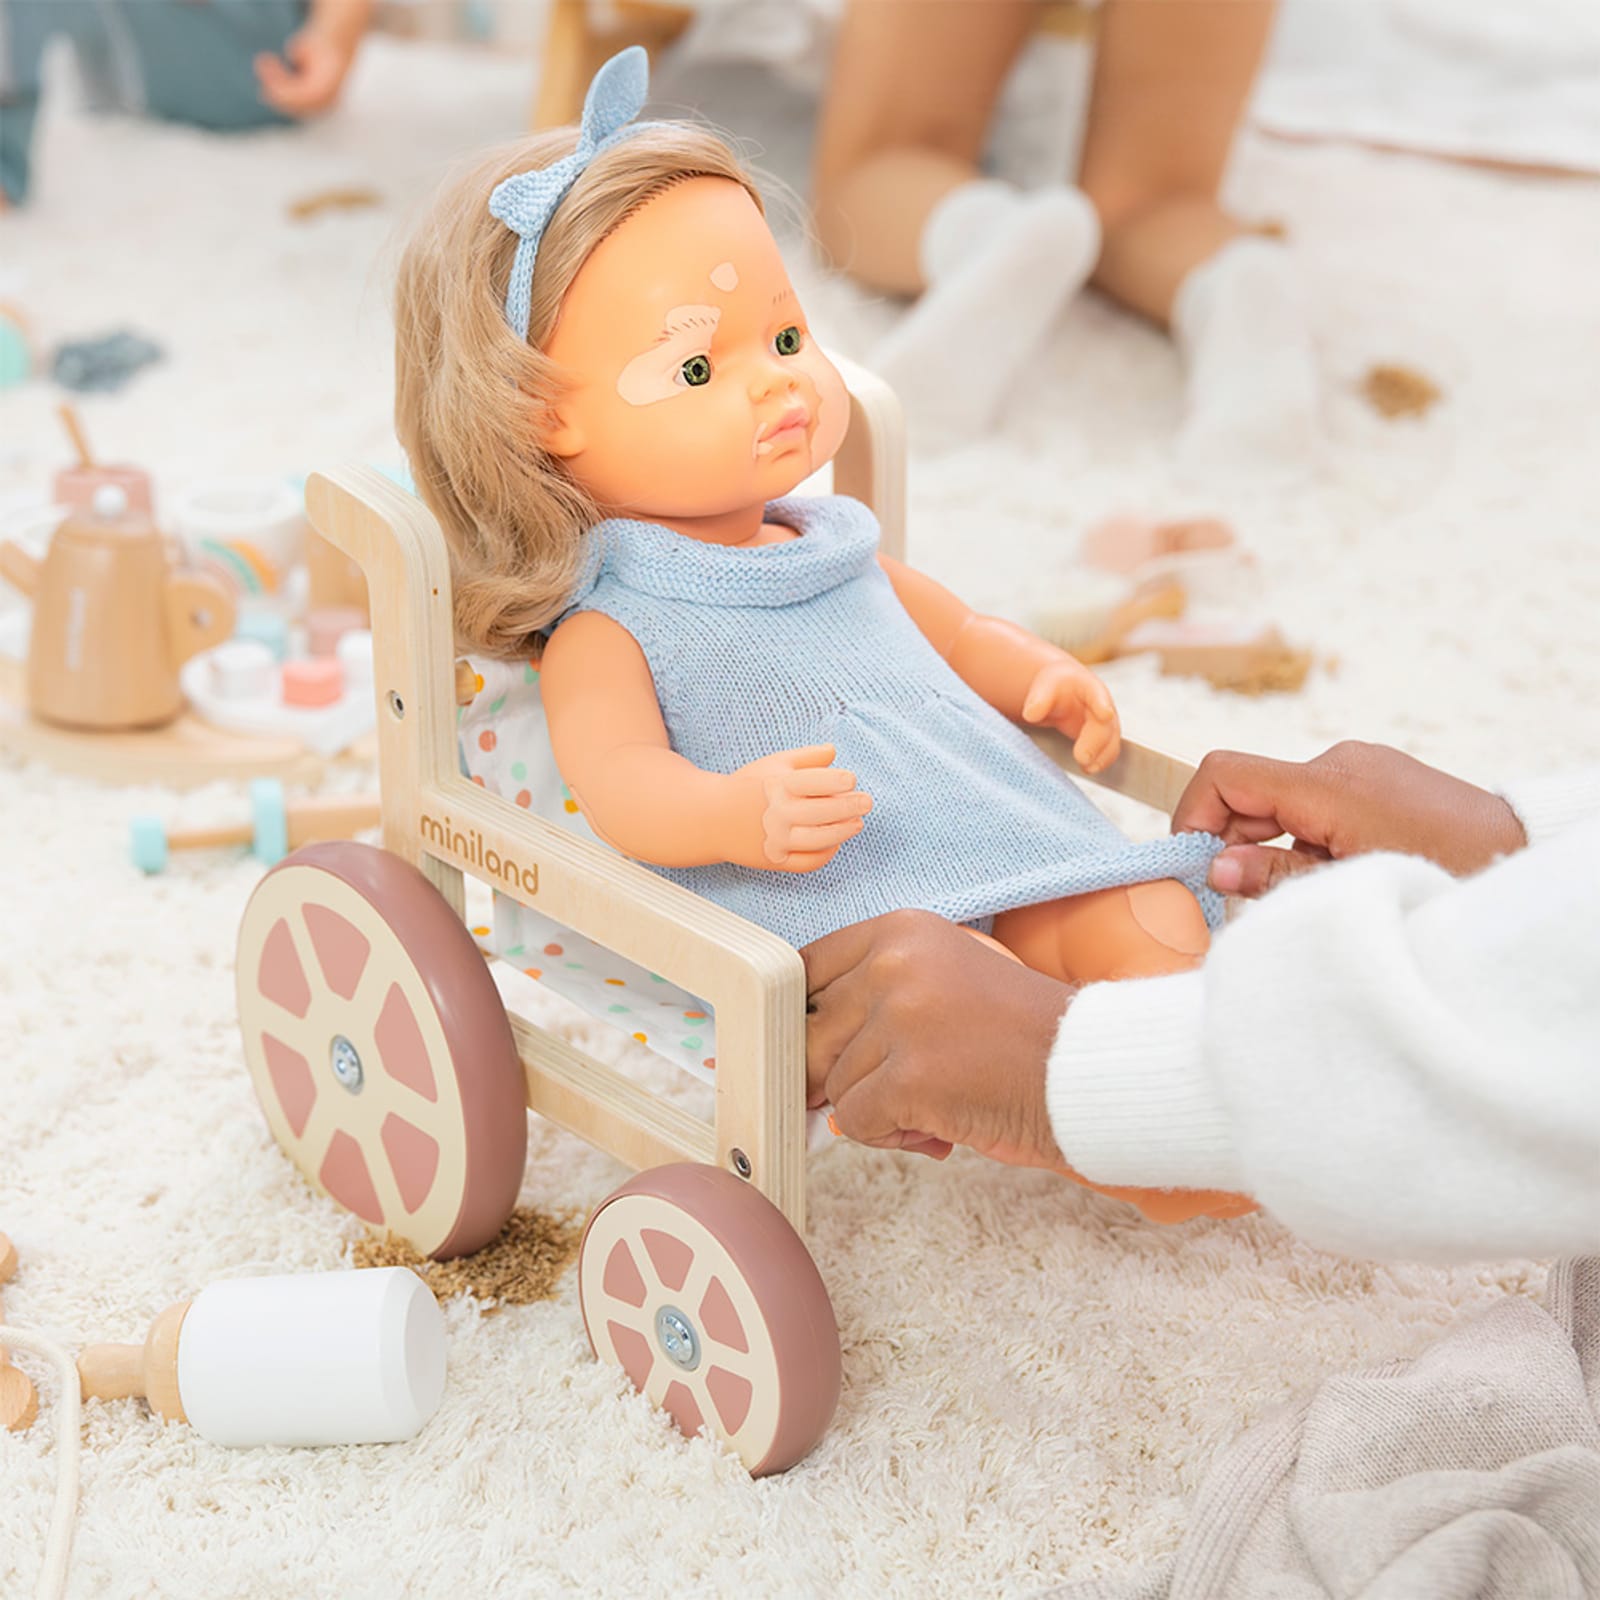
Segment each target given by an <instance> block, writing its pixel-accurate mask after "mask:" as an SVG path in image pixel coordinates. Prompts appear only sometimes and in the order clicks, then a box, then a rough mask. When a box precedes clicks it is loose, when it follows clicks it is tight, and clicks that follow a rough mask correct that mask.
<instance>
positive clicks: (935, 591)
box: [878, 556, 1122, 772]
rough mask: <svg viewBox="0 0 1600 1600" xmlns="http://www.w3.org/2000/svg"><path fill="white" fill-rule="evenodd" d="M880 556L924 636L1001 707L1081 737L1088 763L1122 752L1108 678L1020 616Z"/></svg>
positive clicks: (1080, 754) (1079, 747) (1101, 763)
mask: <svg viewBox="0 0 1600 1600" xmlns="http://www.w3.org/2000/svg"><path fill="white" fill-rule="evenodd" d="M878 560H879V563H880V564H881V565H882V567H883V570H884V571H885V572H886V573H887V574H888V577H889V582H890V583H891V584H893V585H894V592H895V595H896V597H897V598H898V599H899V601H900V604H901V605H903V606H904V607H905V608H906V610H907V611H908V612H909V613H910V614H911V620H912V621H913V622H915V623H916V625H917V626H918V628H920V629H921V630H922V633H923V636H924V637H925V638H926V639H927V640H928V642H929V643H930V644H931V645H932V646H933V647H934V649H935V650H937V651H938V652H939V654H940V655H941V656H943V657H944V659H945V660H946V661H947V662H948V663H949V665H950V668H951V670H952V671H953V672H954V673H955V674H956V676H957V677H959V678H961V679H962V680H963V681H964V682H965V683H966V684H967V685H968V686H969V687H970V688H971V689H972V690H973V691H974V692H975V693H977V694H979V695H981V696H982V697H983V698H984V699H985V700H987V701H988V702H989V704H990V705H992V706H993V707H994V708H995V710H997V711H1000V712H1003V713H1004V714H1005V715H1006V716H1008V717H1011V718H1013V719H1016V720H1020V721H1024V722H1036V723H1047V724H1049V725H1050V726H1052V727H1057V728H1059V729H1061V731H1062V732H1063V733H1065V734H1067V735H1068V736H1069V737H1070V738H1072V739H1074V740H1076V741H1077V744H1076V746H1075V748H1074V754H1075V755H1076V756H1077V759H1078V763H1079V765H1080V766H1082V767H1084V768H1085V770H1087V771H1090V772H1098V771H1099V770H1100V769H1101V768H1103V767H1106V766H1109V765H1110V763H1111V762H1113V761H1115V760H1116V758H1117V752H1118V750H1119V749H1120V747H1121V738H1122V735H1121V729H1120V727H1119V726H1118V723H1117V713H1116V708H1115V706H1113V705H1112V703H1111V696H1110V694H1109V692H1108V691H1107V689H1106V686H1105V685H1104V684H1103V683H1101V681H1100V680H1099V679H1098V678H1097V677H1096V676H1095V675H1094V674H1093V673H1092V672H1090V670H1089V669H1088V668H1087V667H1086V666H1084V665H1083V663H1082V662H1081V661H1078V660H1077V659H1075V658H1074V657H1073V656H1070V655H1068V654H1067V652H1066V651H1065V650H1062V649H1060V648H1059V647H1058V646H1056V645H1053V644H1047V643H1046V642H1045V641H1044V640H1043V639H1040V638H1037V637H1035V635H1033V634H1031V633H1029V632H1028V631H1027V629H1025V628H1019V627H1018V626H1017V625H1016V624H1015V623H1014V622H1007V621H1006V620H1005V619H1004V618H1002V617H986V616H982V615H980V614H979V613H978V612H976V611H974V610H973V609H972V607H971V606H969V605H968V604H967V603H966V601H964V600H962V599H960V598H959V597H958V596H956V595H953V594H951V592H950V591H949V590H948V589H946V588H945V587H944V586H943V584H939V583H935V582H934V581H933V579H932V578H930V577H927V576H926V575H925V574H923V573H921V572H917V571H915V570H914V569H913V568H911V567H908V566H906V565H905V564H904V563H903V562H900V561H896V560H894V559H893V558H892V557H890V556H879V557H878ZM1085 757H1087V759H1085Z"/></svg>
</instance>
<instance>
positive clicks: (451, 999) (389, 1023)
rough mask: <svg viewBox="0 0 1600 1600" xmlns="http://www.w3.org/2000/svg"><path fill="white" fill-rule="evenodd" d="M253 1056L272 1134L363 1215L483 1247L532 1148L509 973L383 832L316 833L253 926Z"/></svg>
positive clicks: (262, 889)
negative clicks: (372, 836)
mask: <svg viewBox="0 0 1600 1600" xmlns="http://www.w3.org/2000/svg"><path fill="white" fill-rule="evenodd" d="M237 983H238V991H239V1022H240V1026H241V1028H242V1029H243V1032H244V1050H245V1058H246V1060H247V1061H248V1062H249V1064H250V1076H251V1077H252V1079H253V1080H254V1082H255V1088H256V1094H257V1095H258V1096H259V1097H260V1100H261V1104H262V1108H263V1109H264V1110H265V1111H266V1114H267V1122H268V1124H269V1125H270V1126H271V1128H272V1132H273V1136H274V1137H275V1138H276V1139H277V1141H278V1143H279V1144H280V1145H282V1146H283V1148H284V1150H285V1152H286V1153H287V1154H288V1156H289V1159H290V1160H291V1161H293V1162H294V1164H295V1165H296V1166H297V1167H299V1169H300V1170H301V1172H303V1173H304V1174H305V1175H306V1177H307V1178H309V1179H310V1180H311V1182H312V1184H313V1185H314V1186H315V1187H316V1188H318V1189H320V1190H322V1191H323V1192H324V1193H326V1194H329V1195H331V1196H332V1197H333V1198H334V1199H335V1200H337V1201H338V1202H339V1204H340V1205H342V1206H344V1207H346V1209H348V1210H350V1211H353V1212H355V1214H356V1215H357V1216H358V1217H360V1218H361V1219H362V1221H364V1222H368V1223H370V1224H372V1226H373V1227H375V1228H379V1229H383V1230H387V1231H388V1232H391V1233H393V1234H395V1235H397V1236H398V1237H399V1238H402V1239H405V1240H407V1241H408V1242H409V1243H410V1244H411V1246H412V1247H413V1248H414V1249H415V1250H417V1251H418V1252H419V1253H420V1254H422V1255H426V1256H433V1257H436V1258H439V1259H443V1258H445V1257H447V1256H457V1255H465V1254H467V1253H469V1252H470V1251H473V1250H477V1249H481V1248H482V1246H484V1245H486V1244H487V1243H488V1242H489V1241H490V1240H491V1239H493V1238H494V1236H495V1235H496V1234H497V1233H498V1232H499V1231H500V1228H501V1226H502V1225H503V1224H504V1222H505V1220H506V1218H507V1217H508V1216H510V1214H511V1209H512V1207H513V1206H514V1205H515V1204H516V1200H517V1191H518V1189H519V1188H520V1186H521V1183H522V1168H523V1163H524V1161H525V1159H526V1156H527V1146H528V1118H527V1101H526V1098H525V1094H526V1091H525V1088H524V1081H523V1076H522V1068H521V1065H520V1063H519V1061H518V1059H517V1051H516V1045H515V1042H514V1041H513V1039H512V1037H511V1024H510V1021H509V1020H508V1019H507V1017H506V1011H505V1005H504V1003H503V1002H502V1001H501V999H500V994H499V991H498V990H497V989H496V988H495V986H494V980H493V979H492V978H491V977H490V976H489V970H488V967H487V965H486V964H485V962H484V959H483V956H482V955H481V954H480V953H479V951H478V948H477V946H476V945H475V944H474V943H473V942H472V936H471V935H470V934H469V933H468V932H467V930H466V928H465V927H463V926H462V923H461V919H460V918H459V917H458V916H456V914H455V913H454V912H453V911H452V910H451V909H450V906H449V904H448V903H447V902H446V901H445V899H444V897H443V896H442V895H441V894H440V893H439V892H438V890H437V889H435V888H434V887H433V885H432V884H431V883H429V882H428V880H427V879H426V878H424V877H423V875H422V874H421V873H420V872H419V871H418V870H417V869H416V868H415V867H414V866H412V865H411V863H410V862H408V861H404V860H402V859H401V858H400V857H399V856H397V855H393V854H391V853H390V852H389V851H387V850H379V849H375V848H374V847H373V846H371V845H366V844H353V843H349V842H347V841H343V840H341V841H336V842H333V843H327V844H312V845H306V846H305V847H304V848H302V849H300V850H297V851H295V852H294V854H293V855H291V856H288V857H286V858H285V859H284V860H283V861H282V862H280V863H279V864H278V865H277V866H276V867H274V868H273V869H272V871H270V872H269V873H267V875H266V876H265V877H264V878H263V879H262V880H261V882H260V883H259V884H258V885H257V886H256V891H255V893H254V894H253V895H251V897H250V903H249V904H248V905H247V906H246V907H245V913H244V920H243V921H242V923H241V924H240V927H239V954H238V969H237Z"/></svg>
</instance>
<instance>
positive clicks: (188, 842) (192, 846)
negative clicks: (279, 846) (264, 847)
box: [167, 822, 252, 850]
mask: <svg viewBox="0 0 1600 1600" xmlns="http://www.w3.org/2000/svg"><path fill="white" fill-rule="evenodd" d="M251 837H252V830H251V827H250V824H249V823H248V822H228V823H223V824H222V825H221V826H220V827H216V828H180V829H176V830H175V831H173V832H172V833H169V834H168V835H167V848H168V849H169V850H223V849H226V848H227V847H228V846H229V845H235V844H249V843H250V840H251Z"/></svg>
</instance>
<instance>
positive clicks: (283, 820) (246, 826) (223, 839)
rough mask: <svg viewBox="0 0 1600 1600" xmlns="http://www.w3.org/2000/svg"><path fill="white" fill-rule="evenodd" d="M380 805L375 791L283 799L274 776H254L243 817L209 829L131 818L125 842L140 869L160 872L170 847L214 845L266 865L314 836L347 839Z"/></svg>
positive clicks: (378, 814)
mask: <svg viewBox="0 0 1600 1600" xmlns="http://www.w3.org/2000/svg"><path fill="white" fill-rule="evenodd" d="M382 818H383V807H382V804H381V802H380V801H379V799H378V796H377V795H376V794H341V795H309V796H306V797H304V798H302V799H297V800H290V799H287V798H286V797H285V795H284V792H283V785H282V783H280V782H279V781H278V780H277V779H276V778H256V779H254V780H253V781H252V782H251V784H250V817H249V820H248V821H245V820H240V821H238V822H230V823H224V824H222V825H221V826H220V827H212V828H173V829H169V828H168V827H167V825H166V824H165V822H163V821H162V819H161V818H160V817H156V816H150V815H148V814H146V815H140V816H137V817H135V818H134V819H133V823H132V826H131V828H130V836H129V845H130V849H131V853H132V856H133V864H134V865H135V866H136V867H138V868H139V870H140V871H141V872H151V873H154V872H160V871H162V870H163V869H164V868H165V867H166V864H167V857H168V854H169V853H170V852H171V851H173V850H216V849H225V848H228V847H231V846H236V845H245V846H247V847H248V848H249V850H250V853H251V854H252V855H253V856H255V857H256V859H257V860H259V861H263V862H265V863H266V864H267V865H268V866H269V867H270V866H272V865H274V864H275V863H276V862H279V861H281V860H282V859H283V858H284V857H285V856H286V855H288V853H289V852H290V851H291V850H298V849H299V848H300V846H301V845H303V844H311V843H312V842H313V841H315V840H318V839H351V838H354V837H355V835H356V834H358V833H361V832H363V831H364V830H365V829H367V828H375V827H377V826H378V824H379V823H380V822H381V821H382Z"/></svg>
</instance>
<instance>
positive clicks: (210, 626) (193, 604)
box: [166, 572, 238, 667]
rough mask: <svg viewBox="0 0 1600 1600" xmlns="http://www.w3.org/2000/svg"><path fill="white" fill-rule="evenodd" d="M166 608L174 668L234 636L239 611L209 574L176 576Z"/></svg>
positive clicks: (168, 590)
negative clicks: (199, 652)
mask: <svg viewBox="0 0 1600 1600" xmlns="http://www.w3.org/2000/svg"><path fill="white" fill-rule="evenodd" d="M166 605H167V638H168V639H169V641H170V642H171V645H172V664H173V666H174V667H179V666H182V665H183V663H184V662H185V661H187V660H188V659H189V657H190V656H192V655H194V654H196V652H198V651H201V650H205V649H208V648H209V647H210V646H211V645H214V644H221V643H222V641H223V640H224V639H227V638H230V637H231V636H232V634H233V624H234V621H235V615H236V612H237V609H238V608H237V606H236V605H235V603H234V598H233V596H232V594H230V593H229V591H228V590H227V589H226V588H225V587H224V586H223V584H222V583H221V582H220V581H219V580H218V579H216V578H213V577H210V576H209V575H208V574H206V573H203V572H175V573H173V575H172V576H171V577H170V578H168V579H167V587H166Z"/></svg>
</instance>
